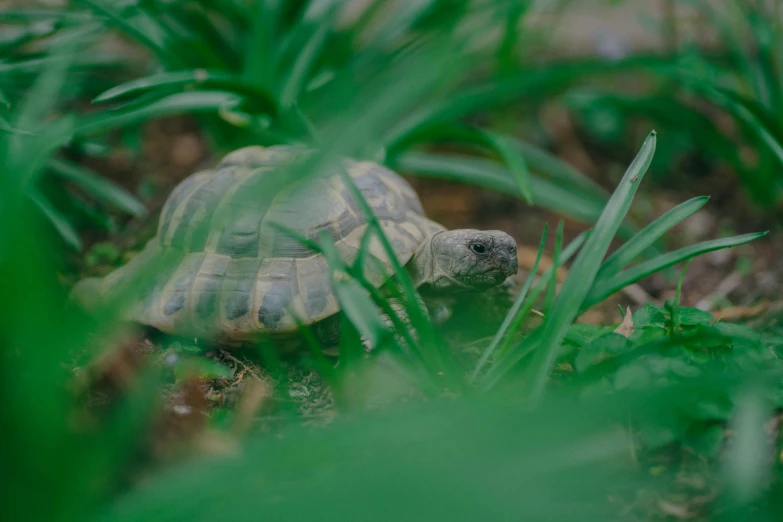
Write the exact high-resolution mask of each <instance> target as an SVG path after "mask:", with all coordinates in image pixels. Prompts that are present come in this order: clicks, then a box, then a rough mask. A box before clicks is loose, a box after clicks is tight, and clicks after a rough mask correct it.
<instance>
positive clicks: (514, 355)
mask: <svg viewBox="0 0 783 522" xmlns="http://www.w3.org/2000/svg"><path fill="white" fill-rule="evenodd" d="M589 235H590V234H589V231H586V232H582V233H581V234H579V235H578V236H576V237H575V238H574V239H573V240H572V241H571V242H570V243H568V246H566V247H565V248H564V249H563V252H562V254H561V259H562V263H566V262H567V261H568V260H569V259H571V258H572V257H573V256H574V255H575V254H576V253H577V252H578V251H579V249H580V248H582V245H583V244H584V242H585V241H587V238H588V237H589ZM554 277H556V273H555V270H554V267H552V266H550V267H549V268H547V269H546V271H545V272H544V274H543V275H542V276H541V277H540V278H539V280H538V281H537V282H536V284H535V285H534V286H533V290H532V292H530V295H528V296H527V297H526V298H525V299H524V302H523V304H522V307H521V309H520V310H519V312H518V313H517V315H516V317H515V318H514V322H513V323H512V324H511V331H512V332H513V331H517V330H518V329H519V327H520V325H521V324H522V321H523V320H524V318H525V317H526V316H527V314H528V313H530V310H532V308H533V305H534V304H535V302H536V299H538V296H539V294H540V293H541V291H542V290H543V289H544V288H546V286H547V285H548V284H549V282H550V281H552V279H553V278H554ZM540 332H541V330H540V328H539V329H536V330H534V331H533V332H532V333H531V334H530V336H528V337H527V338H525V339H524V340H523V341H522V342H521V343H519V344H518V345H517V346H516V347H515V348H514V349H513V350H511V341H512V337H511V336H506V339H505V341H504V342H503V344H502V345H501V347H500V350H499V352H500V353H499V358H498V360H497V362H496V363H495V364H494V365H493V366H492V368H491V369H490V371H489V372H487V374H486V376H485V377H484V378H483V379H482V381H481V389H482V390H484V391H489V390H490V389H491V388H492V387H493V386H495V384H497V383H498V381H499V380H500V379H502V378H503V376H505V375H506V374H507V373H508V372H509V371H510V370H511V369H512V368H514V367H515V366H516V364H517V363H519V361H520V360H521V359H522V358H524V357H525V356H527V355H528V354H529V353H530V351H531V350H532V349H533V348H534V347H535V346H536V343H537V342H538V337H539V336H540Z"/></svg>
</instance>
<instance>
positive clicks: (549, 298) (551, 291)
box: [544, 221, 565, 317]
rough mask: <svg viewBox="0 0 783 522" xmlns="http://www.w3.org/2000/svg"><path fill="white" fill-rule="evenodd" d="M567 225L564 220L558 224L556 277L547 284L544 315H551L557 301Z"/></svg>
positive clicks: (554, 265) (554, 268)
mask: <svg viewBox="0 0 783 522" xmlns="http://www.w3.org/2000/svg"><path fill="white" fill-rule="evenodd" d="M564 226H565V223H564V222H563V221H560V223H559V224H558V226H557V235H556V236H555V251H554V254H553V255H552V271H553V272H554V274H555V277H553V278H552V279H550V280H549V284H548V285H547V292H546V302H545V303H544V316H545V317H546V316H549V313H550V311H551V310H552V304H553V303H554V302H555V292H556V290H557V270H558V269H559V268H560V265H561V261H560V254H561V250H562V249H563V227H564Z"/></svg>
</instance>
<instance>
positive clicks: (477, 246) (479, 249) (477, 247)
mask: <svg viewBox="0 0 783 522" xmlns="http://www.w3.org/2000/svg"><path fill="white" fill-rule="evenodd" d="M470 249H471V250H472V251H473V252H475V253H476V254H486V253H487V247H486V245H484V243H471V244H470Z"/></svg>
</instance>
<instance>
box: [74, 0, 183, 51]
mask: <svg viewBox="0 0 783 522" xmlns="http://www.w3.org/2000/svg"><path fill="white" fill-rule="evenodd" d="M78 2H79V3H81V4H84V5H86V6H88V7H89V8H90V9H92V10H93V11H94V12H95V13H97V14H99V15H101V16H104V17H106V20H107V21H108V22H110V23H112V24H113V25H115V26H117V27H118V28H119V29H120V30H121V31H122V32H124V33H125V34H127V35H128V36H129V37H131V38H133V39H134V40H136V41H137V42H139V43H140V44H141V45H143V46H144V47H146V48H147V49H149V50H150V51H152V52H153V53H154V54H155V56H156V57H157V58H158V59H159V60H161V62H163V63H164V64H173V63H180V60H179V59H178V58H176V57H175V56H172V55H171V53H170V52H169V51H168V49H167V48H166V45H165V38H164V37H163V35H164V30H163V28H162V27H161V26H160V25H159V24H158V22H157V21H156V20H155V19H154V18H151V17H148V16H147V15H146V13H144V12H143V11H141V10H135V13H136V15H137V17H129V16H128V14H127V13H121V12H118V11H117V10H116V9H115V7H114V6H112V5H111V4H109V3H108V2H106V1H105V0H78ZM138 17H141V19H143V20H144V21H145V22H146V24H147V27H139V24H138V20H139V18H138ZM153 28H155V31H154V32H153V31H152V29H153ZM153 33H155V34H153Z"/></svg>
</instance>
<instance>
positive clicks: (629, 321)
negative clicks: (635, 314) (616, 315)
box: [614, 306, 636, 338]
mask: <svg viewBox="0 0 783 522" xmlns="http://www.w3.org/2000/svg"><path fill="white" fill-rule="evenodd" d="M635 329H636V328H635V327H634V325H633V318H632V317H631V307H630V306H629V307H627V308H626V309H625V317H623V322H622V323H620V326H618V327H617V328H615V329H614V333H616V334H620V335H622V336H624V337H626V338H628V337H630V336H631V334H632V333H633V332H634V330H635Z"/></svg>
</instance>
